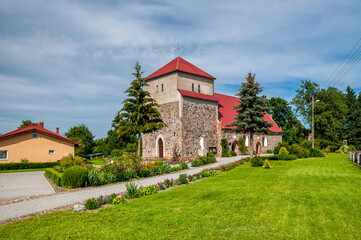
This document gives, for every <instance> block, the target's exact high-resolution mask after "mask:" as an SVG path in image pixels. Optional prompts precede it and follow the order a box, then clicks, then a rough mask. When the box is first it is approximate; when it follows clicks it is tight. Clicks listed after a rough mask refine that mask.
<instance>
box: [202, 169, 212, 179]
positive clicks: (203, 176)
mask: <svg viewBox="0 0 361 240" xmlns="http://www.w3.org/2000/svg"><path fill="white" fill-rule="evenodd" d="M200 175H201V177H202V178H206V177H210V176H211V173H210V171H209V170H206V169H204V170H202V172H201V173H200Z"/></svg>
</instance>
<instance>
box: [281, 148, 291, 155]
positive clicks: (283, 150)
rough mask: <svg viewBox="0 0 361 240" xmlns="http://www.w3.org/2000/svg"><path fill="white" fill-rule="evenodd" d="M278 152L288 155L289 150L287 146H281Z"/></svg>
mask: <svg viewBox="0 0 361 240" xmlns="http://www.w3.org/2000/svg"><path fill="white" fill-rule="evenodd" d="M278 154H281V155H288V154H289V151H287V149H286V148H285V147H281V149H280V151H279V152H278Z"/></svg>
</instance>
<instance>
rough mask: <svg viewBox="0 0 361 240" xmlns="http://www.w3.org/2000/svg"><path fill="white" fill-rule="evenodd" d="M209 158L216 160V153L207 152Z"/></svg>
mask: <svg viewBox="0 0 361 240" xmlns="http://www.w3.org/2000/svg"><path fill="white" fill-rule="evenodd" d="M207 159H208V161H209V160H214V161H216V158H215V157H214V154H213V153H211V152H207Z"/></svg>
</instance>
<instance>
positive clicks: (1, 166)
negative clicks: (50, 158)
mask: <svg viewBox="0 0 361 240" xmlns="http://www.w3.org/2000/svg"><path fill="white" fill-rule="evenodd" d="M56 165H59V162H22V163H0V170H16V169H35V168H53V167H55V166H56Z"/></svg>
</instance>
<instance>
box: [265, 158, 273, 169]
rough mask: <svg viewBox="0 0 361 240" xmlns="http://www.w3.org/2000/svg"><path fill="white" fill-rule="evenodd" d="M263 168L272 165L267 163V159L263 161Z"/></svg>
mask: <svg viewBox="0 0 361 240" xmlns="http://www.w3.org/2000/svg"><path fill="white" fill-rule="evenodd" d="M263 168H272V166H271V164H270V163H269V161H268V159H266V161H264V165H263Z"/></svg>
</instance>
